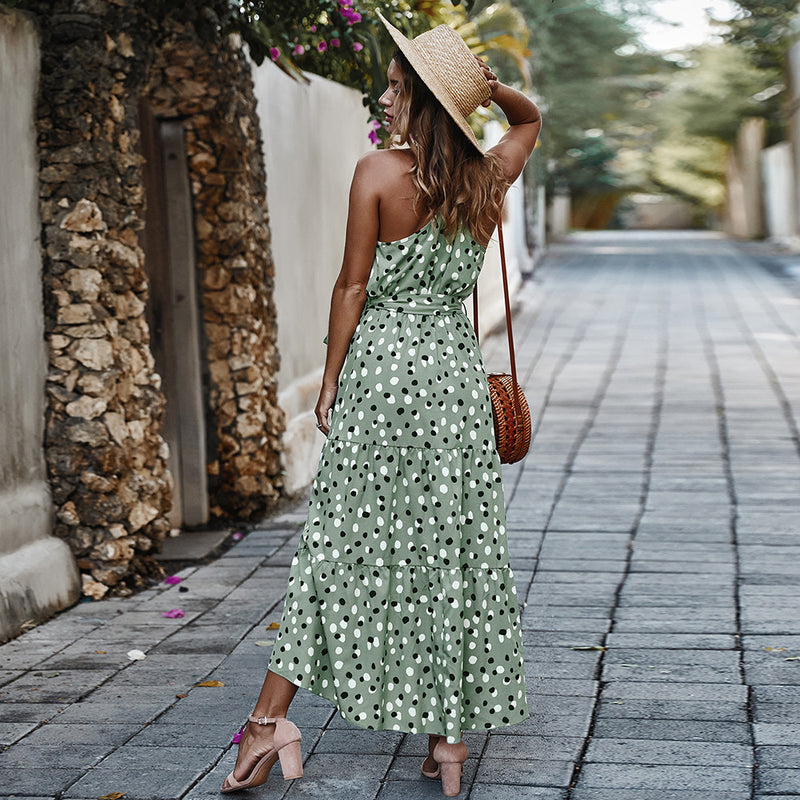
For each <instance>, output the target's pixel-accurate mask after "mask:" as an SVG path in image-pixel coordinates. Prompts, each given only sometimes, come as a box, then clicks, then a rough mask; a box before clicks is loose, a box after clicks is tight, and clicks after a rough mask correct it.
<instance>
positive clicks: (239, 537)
mask: <svg viewBox="0 0 800 800" xmlns="http://www.w3.org/2000/svg"><path fill="white" fill-rule="evenodd" d="M231 539H233V541H234V542H240V541H241V540H242V539H244V534H243V533H239V531H236V533H234V534H233V536H231Z"/></svg>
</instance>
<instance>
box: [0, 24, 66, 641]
mask: <svg viewBox="0 0 800 800" xmlns="http://www.w3.org/2000/svg"><path fill="white" fill-rule="evenodd" d="M38 70H39V49H38V44H37V40H36V33H35V29H34V26H33V24H32V23H31V21H30V20H29V19H27V18H26V17H25V16H23V15H22V14H19V13H16V12H9V11H6V10H3V9H0V186H1V187H3V190H2V192H0V242H2V246H0V280H2V287H3V288H2V291H0V641H1V640H3V639H6V638H9V637H10V636H13V635H15V634H16V633H17V631H18V630H19V626H20V625H21V624H22V623H23V622H25V621H26V620H29V619H41V618H43V617H45V616H48V615H49V614H50V613H52V612H54V611H56V610H58V609H60V608H63V607H64V606H66V605H69V604H70V603H72V602H74V601H75V600H76V599H77V597H78V594H79V580H78V573H77V569H76V567H75V563H74V560H73V558H72V554H71V553H70V551H69V548H68V547H67V545H66V544H65V543H64V542H62V541H61V540H60V539H56V538H54V537H52V536H50V531H51V513H52V511H51V509H52V504H51V502H50V495H49V491H48V488H47V482H46V481H47V476H46V471H45V464H44V455H43V452H42V441H43V436H44V401H45V398H44V382H45V374H46V369H47V362H46V357H45V345H44V317H43V309H42V282H41V261H40V256H39V242H38V238H39V229H40V225H39V211H38V196H39V192H38V159H37V155H36V150H35V141H36V133H35V130H34V125H33V119H34V104H35V98H36V87H37V82H38Z"/></svg>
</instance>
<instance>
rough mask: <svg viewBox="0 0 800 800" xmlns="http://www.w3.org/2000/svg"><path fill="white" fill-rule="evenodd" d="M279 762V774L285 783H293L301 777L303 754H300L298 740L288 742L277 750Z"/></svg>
mask: <svg viewBox="0 0 800 800" xmlns="http://www.w3.org/2000/svg"><path fill="white" fill-rule="evenodd" d="M278 758H279V759H280V760H281V772H283V779H284V780H285V781H293V780H295V779H296V778H302V777H303V754H302V753H301V752H300V740H299V739H295V740H294V741H292V742H288V743H287V744H285V745H283V747H281V748H280V750H278Z"/></svg>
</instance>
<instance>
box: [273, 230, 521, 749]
mask: <svg viewBox="0 0 800 800" xmlns="http://www.w3.org/2000/svg"><path fill="white" fill-rule="evenodd" d="M484 254H485V251H484V249H483V248H482V247H481V246H480V245H479V244H478V243H477V242H476V241H475V240H474V239H473V238H472V237H471V236H469V235H468V234H466V233H460V234H458V235H457V236H456V239H455V241H454V242H452V243H451V242H448V241H447V239H446V238H445V237H444V235H443V234H441V233H440V232H438V231H437V230H436V226H435V224H434V223H429V224H428V225H426V226H425V228H423V229H422V230H421V231H419V232H417V233H415V234H412V235H411V236H408V237H406V238H405V239H400V240H399V241H396V242H392V243H378V246H377V248H376V254H375V261H374V263H373V267H372V272H371V274H370V279H369V283H368V285H367V303H366V305H365V307H364V311H363V313H362V315H361V319H360V321H359V324H358V326H357V328H356V330H355V333H354V334H353V339H352V341H351V343H350V349H349V351H348V354H347V358H346V360H345V363H344V366H343V367H342V371H341V375H340V377H339V389H338V393H337V398H336V403H335V406H334V410H333V415H332V425H331V433H330V435H329V436H328V438H327V440H326V442H325V445H324V447H323V449H322V454H321V456H320V462H319V469H318V472H317V477H316V479H315V481H314V484H313V486H312V489H311V500H310V505H309V513H308V520H307V522H306V525H305V528H304V531H303V535H302V538H301V541H300V545H299V547H298V550H297V553H296V555H295V557H294V560H293V562H292V566H291V572H290V577H289V587H288V593H287V599H286V605H285V608H284V613H283V619H282V622H281V630H280V633H279V635H278V639H277V641H276V644H275V648H274V651H273V655H272V660H271V663H270V669H271V670H273V671H274V672H276V673H278V674H280V675H282V676H284V677H285V678H287V679H288V680H290V681H292V682H293V683H295V684H297V685H298V686H302V687H304V688H306V689H309V690H310V691H312V692H314V693H316V694H318V695H321V696H323V697H326V698H328V699H330V700H332V701H333V702H335V703H336V705H337V707H338V708H339V711H340V713H341V714H342V716H343V717H344V718H345V719H346V720H348V721H350V722H351V723H353V724H354V725H357V726H359V727H362V728H369V729H373V730H397V731H404V732H407V733H431V734H439V735H446V736H447V737H448V741H450V742H457V741H459V740H460V739H461V732H462V731H463V730H473V729H487V728H494V727H500V726H505V725H512V724H514V723H517V722H520V721H522V720H523V719H525V718H526V717H527V716H528V709H527V705H526V701H525V680H524V669H523V661H522V642H521V634H520V627H519V610H518V604H517V596H516V589H515V586H514V579H513V576H512V574H511V571H510V569H509V566H508V550H507V544H506V530H505V508H504V498H503V485H502V478H501V473H500V460H499V457H498V455H497V451H496V447H495V439H494V428H493V425H492V417H491V405H490V402H489V396H488V388H487V380H486V373H485V371H484V368H483V363H482V360H481V355H480V350H479V349H478V344H477V342H476V340H475V334H474V331H473V329H472V326H471V325H470V322H469V320H468V319H467V317H466V315H465V313H464V311H463V306H462V301H463V300H464V299H465V298H466V297H467V296H468V295H469V294H470V292H471V291H472V288H473V286H474V284H475V281H476V280H477V279H478V274H479V272H480V269H481V266H482V264H483V258H484Z"/></svg>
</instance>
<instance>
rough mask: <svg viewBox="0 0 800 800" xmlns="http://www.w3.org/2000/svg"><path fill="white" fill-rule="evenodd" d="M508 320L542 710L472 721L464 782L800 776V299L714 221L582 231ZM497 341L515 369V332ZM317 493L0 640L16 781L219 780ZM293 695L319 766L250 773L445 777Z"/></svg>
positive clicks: (56, 793) (517, 551)
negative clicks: (519, 393)
mask: <svg viewBox="0 0 800 800" xmlns="http://www.w3.org/2000/svg"><path fill="white" fill-rule="evenodd" d="M516 334H517V340H518V362H519V364H520V366H521V369H522V370H523V373H524V377H525V383H526V386H527V392H528V398H529V400H530V401H531V404H532V407H533V409H534V416H535V420H536V431H535V441H534V447H533V450H532V452H531V454H530V455H529V457H528V458H527V459H526V461H525V462H523V463H522V464H520V465H515V466H513V467H511V468H508V469H507V472H506V492H507V497H508V500H509V514H508V518H509V540H510V548H511V553H512V564H513V566H514V567H515V572H516V577H517V580H518V585H519V588H520V593H521V597H522V598H523V600H524V604H525V605H524V610H523V627H524V632H525V633H524V635H525V644H526V652H527V674H528V686H529V692H530V702H531V708H532V712H533V715H532V718H531V719H530V720H529V721H528V722H526V723H525V724H523V725H521V726H518V727H516V728H512V729H507V730H498V731H497V732H496V733H492V734H491V735H484V734H470V735H469V736H467V737H466V739H467V742H468V745H469V748H470V752H471V758H470V759H469V761H468V762H467V767H466V770H465V779H464V782H463V784H462V785H463V790H462V795H461V797H463V798H467V797H468V798H470V800H512V798H513V800H534V799H535V800H766V798H768V797H769V798H782V799H783V800H789V798H795V799H796V798H800V590H799V589H798V578H800V537H799V536H798V531H800V450H799V447H800V439H799V438H798V428H797V425H798V414H800V299H798V295H796V294H793V289H792V287H791V285H790V284H788V283H785V282H782V281H780V280H778V279H777V278H776V277H774V276H773V275H771V274H770V273H768V272H766V271H764V270H762V269H761V267H759V266H758V265H757V264H756V262H754V261H753V260H751V259H750V258H749V257H747V256H744V255H742V254H741V252H740V251H738V250H737V249H736V248H735V247H734V246H733V245H732V244H730V243H729V242H726V241H725V240H724V239H722V238H719V237H716V236H713V235H710V234H664V235H654V234H611V233H604V234H593V235H588V234H587V235H581V236H577V237H574V238H573V239H571V240H570V241H569V242H567V243H566V244H564V245H561V246H558V247H556V248H554V250H553V251H552V254H551V255H550V257H549V258H548V259H547V260H546V261H545V263H544V264H543V265H542V267H541V268H540V270H539V271H538V272H537V274H536V280H535V281H532V282H529V283H528V284H527V286H526V287H525V289H524V291H523V293H522V302H521V308H520V312H519V314H518V315H517V317H516ZM485 352H486V358H487V362H488V364H489V366H490V367H502V366H503V365H504V345H503V341H502V339H494V340H491V341H489V342H488V343H487V347H486V351H485ZM303 511H304V504H299V505H298V507H297V508H296V510H294V511H292V512H290V513H286V514H284V515H282V516H280V517H276V518H273V519H271V520H269V521H268V522H267V523H266V524H265V525H263V526H261V527H260V528H259V529H258V530H256V531H254V532H252V533H251V534H250V535H248V536H247V537H246V538H245V539H244V540H243V541H241V542H240V543H239V544H237V545H236V546H235V547H233V548H232V549H231V550H229V551H228V552H227V553H226V554H225V555H224V556H223V557H222V558H220V559H218V560H217V561H215V562H214V563H212V564H210V565H207V566H202V567H199V568H189V569H186V570H184V571H183V572H182V573H181V575H182V577H183V582H182V583H181V584H180V585H179V586H173V587H165V586H160V587H157V588H154V589H152V590H149V591H147V592H145V593H143V594H140V595H138V596H137V597H135V598H131V599H127V600H112V601H107V602H102V603H94V604H92V603H90V604H81V605H79V606H77V607H76V608H74V609H72V610H70V611H68V612H66V613H64V614H61V615H59V616H58V617H57V618H55V619H54V620H52V621H50V622H48V623H47V624H45V625H42V626H40V627H38V628H36V629H34V630H32V631H30V632H29V633H27V634H25V635H24V636H22V637H20V638H19V639H18V640H16V641H14V642H11V643H9V644H6V645H4V646H2V647H0V667H2V671H1V672H0V682H2V684H3V685H2V686H1V687H0V700H1V701H2V705H1V706H0V744H2V745H4V746H8V747H7V749H6V750H5V752H3V753H2V754H0V797H38V798H69V799H70V800H89V799H90V798H98V797H101V796H103V795H108V794H111V793H113V792H120V793H124V797H125V800H147V799H150V798H152V799H153V800H172V799H173V798H175V799H177V798H189V800H206V799H207V798H216V797H218V788H219V785H220V783H221V781H222V779H223V777H224V775H225V774H226V773H227V771H228V770H229V769H230V768H231V765H232V762H233V757H234V751H233V749H231V748H229V745H228V742H229V740H230V737H231V734H232V733H233V732H234V730H235V729H236V728H237V727H238V725H239V724H240V722H241V720H242V719H243V717H244V715H246V714H247V713H248V711H249V710H250V708H251V703H252V701H253V697H254V693H255V691H256V690H257V688H258V686H259V685H260V681H261V677H262V675H263V669H264V667H265V664H266V660H267V657H268V653H269V642H270V638H271V637H273V636H274V632H270V631H269V630H266V628H267V626H268V625H269V623H270V622H275V621H277V620H278V618H279V615H280V610H281V601H282V595H283V591H284V588H285V579H286V573H287V567H288V564H289V561H290V559H291V556H292V553H293V551H294V547H295V543H296V540H297V535H298V531H299V527H300V525H301V523H302V520H303V517H304V513H303ZM182 590H183V591H182ZM187 590H188V591H187ZM175 607H180V608H182V609H183V610H185V612H186V616H185V617H183V618H182V619H166V618H164V617H162V615H161V612H162V611H167V610H169V609H171V608H175ZM132 648H137V649H140V650H142V651H144V652H145V653H146V654H147V657H146V658H145V659H144V660H142V661H137V662H131V661H129V660H128V657H127V655H126V653H127V652H128V651H129V650H130V649H132ZM207 680H212V681H213V680H217V681H220V682H222V683H224V686H218V687H201V686H197V684H198V683H200V682H201V681H207ZM290 716H291V717H292V718H293V719H294V720H295V721H296V722H297V723H298V724H299V725H300V727H301V728H302V730H303V735H304V739H303V747H304V750H305V754H306V764H305V771H306V777H305V778H304V779H303V780H300V781H295V782H293V783H288V784H287V783H284V782H283V781H281V780H280V774H279V770H278V769H277V768H276V770H275V774H274V775H273V776H272V778H271V779H270V783H269V784H268V785H267V786H266V787H263V788H262V789H259V790H256V791H254V792H252V793H251V796H253V797H258V798H263V800H270V799H271V798H275V799H277V798H283V797H286V798H287V799H291V798H319V799H320V800H323V799H324V800H373V798H376V797H377V798H379V800H419V799H420V798H437V797H441V794H440V790H439V787H438V784H436V783H434V782H429V781H426V780H425V779H424V778H421V777H420V776H419V763H420V754H421V753H422V752H423V749H424V747H425V744H424V740H423V737H411V736H404V735H401V734H394V733H374V732H369V731H359V730H356V729H353V728H351V727H349V726H348V725H347V724H346V723H344V722H343V721H341V719H340V718H339V717H338V716H337V715H335V714H334V712H333V711H332V709H331V707H330V705H329V704H327V703H326V702H325V701H322V700H319V699H318V698H315V697H313V696H311V695H309V694H307V693H300V694H298V698H297V701H296V704H295V705H294V706H293V709H292V713H291V714H290Z"/></svg>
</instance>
